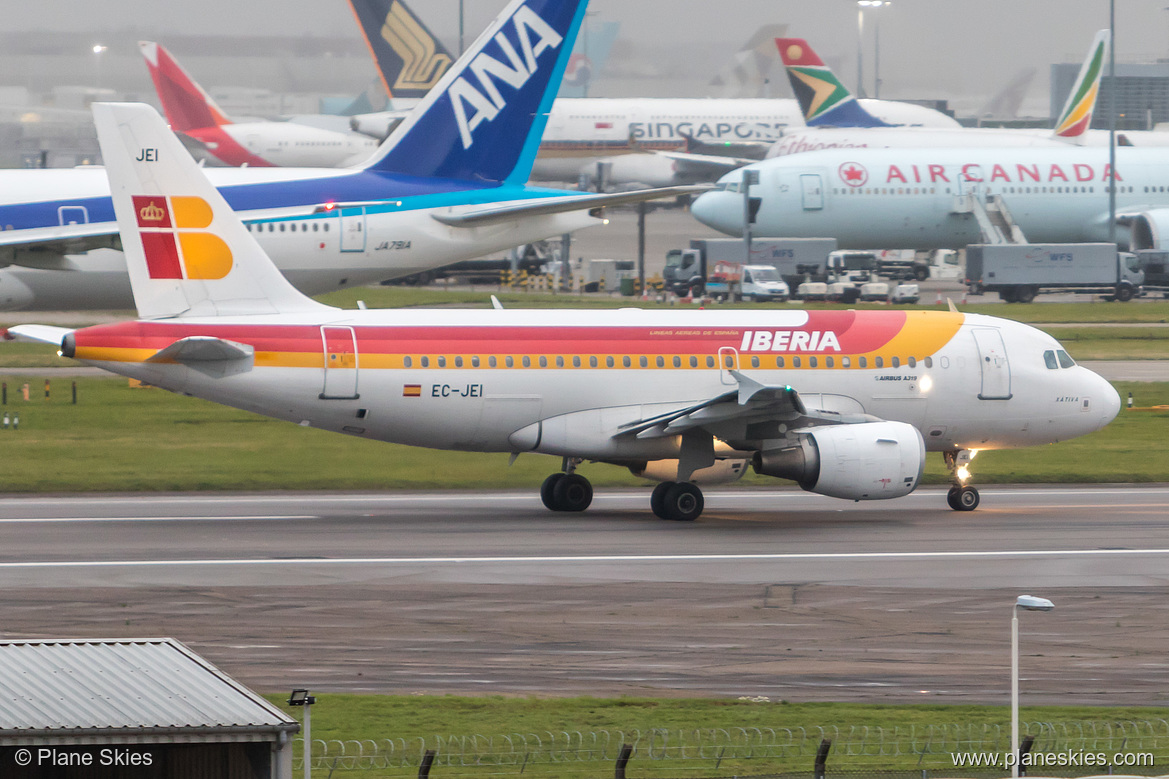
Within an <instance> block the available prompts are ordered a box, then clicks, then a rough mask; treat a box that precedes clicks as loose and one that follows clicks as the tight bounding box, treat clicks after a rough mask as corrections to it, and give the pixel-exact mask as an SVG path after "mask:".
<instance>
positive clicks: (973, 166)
mask: <svg viewBox="0 0 1169 779" xmlns="http://www.w3.org/2000/svg"><path fill="white" fill-rule="evenodd" d="M752 170H754V171H758V174H759V183H758V184H752V185H751V186H750V193H749V195H750V197H751V198H752V199H753V200H755V199H757V201H758V211H757V213H756V216H755V223H754V224H753V225H752V227H751V232H752V234H753V235H755V236H757V237H764V236H766V237H778V236H784V237H801V236H802V237H812V236H817V237H821V236H828V237H832V238H836V239H837V241H838V242H839V244H840V246H841V248H859V249H863V248H865V247H871V246H910V247H913V248H916V249H939V248H949V249H960V248H963V247H965V246H966V245H967V244H971V243H981V242H983V240H984V238H983V228H981V227H980V222H979V218H978V212H977V209H978V208H979V207H981V206H980V204H984V203H985V202H986V201H987V200H988V199H994V198H997V199H999V201H1000V203H1001V204H1002V205H1004V206H1005V207H1006V210H1007V211H1008V212H1009V215H1010V217H1011V218H1012V220H1013V222H1014V224H1015V226H1016V227H1018V228H1019V229H1020V230H1021V231H1022V234H1023V237H1024V238H1025V239H1026V240H1028V241H1031V242H1036V243H1065V242H1077V241H1106V240H1108V217H1109V205H1108V199H1109V198H1108V195H1109V193H1108V187H1109V179H1110V178H1111V175H1110V172H1109V164H1108V149H1107V148H1100V147H1098V146H1075V145H1069V146H1063V147H1004V148H994V147H981V148H968V149H962V148H954V149H933V148H923V149H825V150H823V151H811V152H807V153H804V154H793V155H790V156H787V157H776V158H773V159H770V160H764V161H762V162H757V163H754V164H752V165H748V166H747V167H745V168H742V169H741V170H739V171H733V172H731V173H728V174H726V175H725V176H723V177H722V178H721V179H720V180H719V182H718V185H717V188H716V189H715V190H714V191H712V192H708V193H705V194H703V195H700V196H699V197H698V199H697V200H696V201H695V202H694V205H693V208H692V213H693V214H694V216H695V217H696V218H697V219H698V220H699V221H700V222H702V223H703V224H706V225H709V226H710V227H713V228H715V229H716V230H721V231H722V232H724V233H728V234H730V235H741V234H742V231H743V210H744V209H743V197H744V194H743V191H742V182H743V178H744V173H743V171H752ZM1167 180H1169V148H1156V147H1150V148H1141V147H1118V148H1117V149H1116V190H1117V191H1116V203H1117V216H1118V221H1119V223H1120V225H1121V229H1120V231H1119V233H1118V237H1119V238H1120V239H1121V242H1122V243H1127V244H1128V245H1129V246H1131V247H1132V248H1133V249H1169V191H1167V188H1166V186H1165V184H1166V181H1167Z"/></svg>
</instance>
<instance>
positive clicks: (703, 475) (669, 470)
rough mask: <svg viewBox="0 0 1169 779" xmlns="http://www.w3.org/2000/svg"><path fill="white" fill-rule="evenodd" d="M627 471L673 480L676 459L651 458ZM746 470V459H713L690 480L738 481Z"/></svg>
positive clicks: (676, 463) (645, 477) (718, 482)
mask: <svg viewBox="0 0 1169 779" xmlns="http://www.w3.org/2000/svg"><path fill="white" fill-rule="evenodd" d="M629 472H630V473H632V474H633V475H634V476H640V477H641V478H643V479H649V480H651V481H675V480H677V478H678V461H677V460H651V461H649V462H647V463H640V464H638V465H631V466H629ZM746 472H747V461H746V460H715V461H714V465H712V466H710V467H709V468H702V469H701V470H697V471H695V472H694V475H693V476H691V477H690V481H692V482H695V483H697V484H728V483H730V482H733V481H738V480H739V479H741V478H742V477H743V474H744V473H746Z"/></svg>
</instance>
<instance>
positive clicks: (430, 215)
mask: <svg viewBox="0 0 1169 779" xmlns="http://www.w3.org/2000/svg"><path fill="white" fill-rule="evenodd" d="M206 173H207V176H208V178H210V179H211V181H212V183H214V184H215V185H216V186H219V187H241V188H244V189H245V190H246V188H247V187H248V186H250V185H264V184H271V183H280V182H286V183H294V182H310V183H311V182H313V181H317V182H324V181H325V180H327V179H332V178H334V177H337V178H338V179H340V178H342V177H346V176H362V175H369V174H368V173H363V172H361V171H357V172H353V173H350V172H347V171H330V170H321V169H300V168H253V169H238V168H210V169H208V170H207V171H206ZM328 188H329V185H328V184H327V183H322V184H321V186H320V189H321V191H322V192H327V191H328ZM497 194H498V192H497V191H494V192H493V189H492V188H487V189H483V190H479V191H470V192H464V193H462V197H461V198H460V199H461V200H462V204H467V203H469V202H473V201H476V200H479V201H481V202H492V201H493V197H495V196H497ZM108 195H109V183H108V181H107V179H106V174H105V171H104V170H103V169H100V168H93V169H78V170H11V171H4V172H3V173H0V210H2V209H3V208H4V207H5V206H16V207H19V206H20V205H22V204H26V203H36V202H38V201H40V202H57V201H62V202H70V201H73V202H81V203H83V202H87V199H92V198H108ZM247 197H248V196H247V194H246V192H244V194H243V195H242V196H241V202H239V203H237V204H236V210H237V213H238V214H239V215H240V217H241V218H242V219H243V220H244V221H245V222H247V223H248V225H249V229H250V230H251V231H252V232H253V234H254V235H255V237H256V239H257V240H258V241H259V242H260V245H261V246H262V247H263V248H264V250H265V252H266V253H267V254H268V255H269V256H270V257H271V258H272V259H273V261H274V262H275V263H276V265H277V267H279V268H280V270H281V271H282V272H283V273H284V274H285V276H286V277H287V278H288V279H289V281H291V282H292V283H293V284H294V285H295V286H296V287H297V288H298V289H300V290H301V291H302V292H304V293H306V294H309V295H316V294H320V293H323V292H328V291H332V290H335V289H339V288H344V287H351V286H360V285H363V284H370V283H376V282H379V281H383V280H386V279H393V278H401V277H403V276H409V275H411V274H414V273H419V272H422V271H426V270H432V269H434V268H439V267H442V266H444V265H450V264H451V263H455V262H459V261H461V260H466V259H472V258H474V257H481V256H483V255H485V254H489V253H491V252H496V251H503V250H506V249H509V248H511V247H513V246H516V245H517V244H522V243H529V242H531V241H536V240H540V239H542V238H546V237H548V236H550V235H560V234H563V233H566V232H571V231H573V230H577V229H580V228H582V227H588V226H590V225H595V224H600V222H601V220H600V219H597V218H595V217H592V216H589V215H588V213H587V212H585V211H576V212H567V213H560V214H550V215H545V216H535V217H525V218H522V219H516V220H515V221H513V222H503V223H497V224H493V225H486V226H481V227H457V228H456V227H450V226H447V225H444V224H442V223H440V222H438V221H437V220H436V219H435V218H434V215H436V214H451V213H458V212H459V211H460V210H462V207H461V205H450V206H443V205H441V202H442V200H443V198H444V196H443V194H442V193H436V194H435V195H434V196H432V198H429V202H427V201H425V200H424V201H422V202H419V201H418V199H414V200H411V199H410V198H403V199H402V200H399V201H393V200H388V201H383V202H380V203H379V202H373V201H371V202H370V203H369V205H363V206H356V207H352V208H336V209H332V210H324V209H323V206H324V204H323V203H322V204H318V205H307V206H291V207H287V208H278V209H273V208H266V209H252V208H248V207H247V205H246V202H243V201H246V200H247ZM107 202H108V201H107ZM506 202H511V201H500V205H504V204H505V203H506ZM107 208H108V206H107ZM111 216H112V215H111ZM60 218H61V221H62V224H66V221H65V220H66V219H68V220H69V221H70V222H77V223H79V224H84V223H90V224H95V223H97V222H98V221H100V218H96V219H95V218H94V217H93V216H91V215H90V214H89V213H88V212H87V210H86V208H85V206H77V207H70V208H68V209H65V210H63V211H62V212H61V217H60ZM110 231H111V232H116V227H115V226H114V225H113V224H112V223H111V225H110ZM0 251H5V250H4V249H0ZM8 251H11V249H9V250H8ZM21 261H22V260H18V262H21ZM29 265H32V263H31V262H30V263H29ZM54 268H65V269H68V270H69V272H68V273H61V271H60V270H56V269H54ZM81 272H84V275H83V274H82V273H81ZM70 289H71V290H72V291H71V292H70V291H69V290H70ZM62 293H64V294H62ZM133 305H134V301H133V297H132V295H131V293H130V285H129V281H128V279H127V277H126V268H125V261H124V260H123V259H121V253H120V252H113V251H91V252H88V253H87V254H77V255H69V256H68V257H66V258H63V264H59V265H53V264H50V265H45V266H35V267H21V266H20V265H19V264H17V265H11V266H9V267H7V268H3V269H0V309H9V310H16V309H26V310H27V309H46V308H48V309H61V308H133Z"/></svg>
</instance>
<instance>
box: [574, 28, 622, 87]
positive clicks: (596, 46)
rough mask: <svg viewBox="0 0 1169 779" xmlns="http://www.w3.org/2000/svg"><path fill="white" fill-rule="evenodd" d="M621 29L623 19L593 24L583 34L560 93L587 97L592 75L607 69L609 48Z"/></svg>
mask: <svg viewBox="0 0 1169 779" xmlns="http://www.w3.org/2000/svg"><path fill="white" fill-rule="evenodd" d="M620 30H621V23H620V22H601V23H600V24H590V25H589V33H588V35H587V36H580V37H579V38H578V39H577V42H576V48H575V49H573V52H572V59H570V60H569V61H568V69H567V70H566V71H565V72H564V83H563V84H561V85H560V92H559V93H558V96H559V97H588V96H589V87H590V86H591V85H592V82H593V79H595V78H596V77H597V76H599V75H600V74H601V72H602V71H603V70H604V69H605V63H606V62H608V60H609V52H610V51H611V50H612V48H613V43H614V42H615V41H616V40H617V33H618V32H619V31H620Z"/></svg>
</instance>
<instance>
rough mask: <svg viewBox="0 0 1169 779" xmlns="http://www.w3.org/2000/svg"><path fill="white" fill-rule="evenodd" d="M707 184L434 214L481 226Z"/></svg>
mask: <svg viewBox="0 0 1169 779" xmlns="http://www.w3.org/2000/svg"><path fill="white" fill-rule="evenodd" d="M707 189H709V187H707V186H686V187H661V188H659V189H637V190H634V191H632V192H619V193H616V194H611V195H599V194H586V193H582V194H580V195H569V196H566V197H552V198H538V199H535V200H532V201H523V202H519V203H509V204H507V205H502V206H497V205H485V206H472V207H471V208H470V209H462V210H459V211H457V212H454V213H446V214H434V215H433V216H434V218H435V219H437V220H438V221H439V222H442V223H443V224H445V225H450V226H451V227H481V226H483V225H490V224H496V223H499V222H513V221H515V220H516V219H523V218H524V217H529V216H546V215H548V214H562V213H564V212H566V211H586V210H587V211H594V210H598V209H602V208H607V207H609V206H622V205H627V204H629V203H640V202H642V201H643V200H659V199H661V198H668V197H678V196H679V195H690V194H695V193H698V192H705V191H706V190H707Z"/></svg>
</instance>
